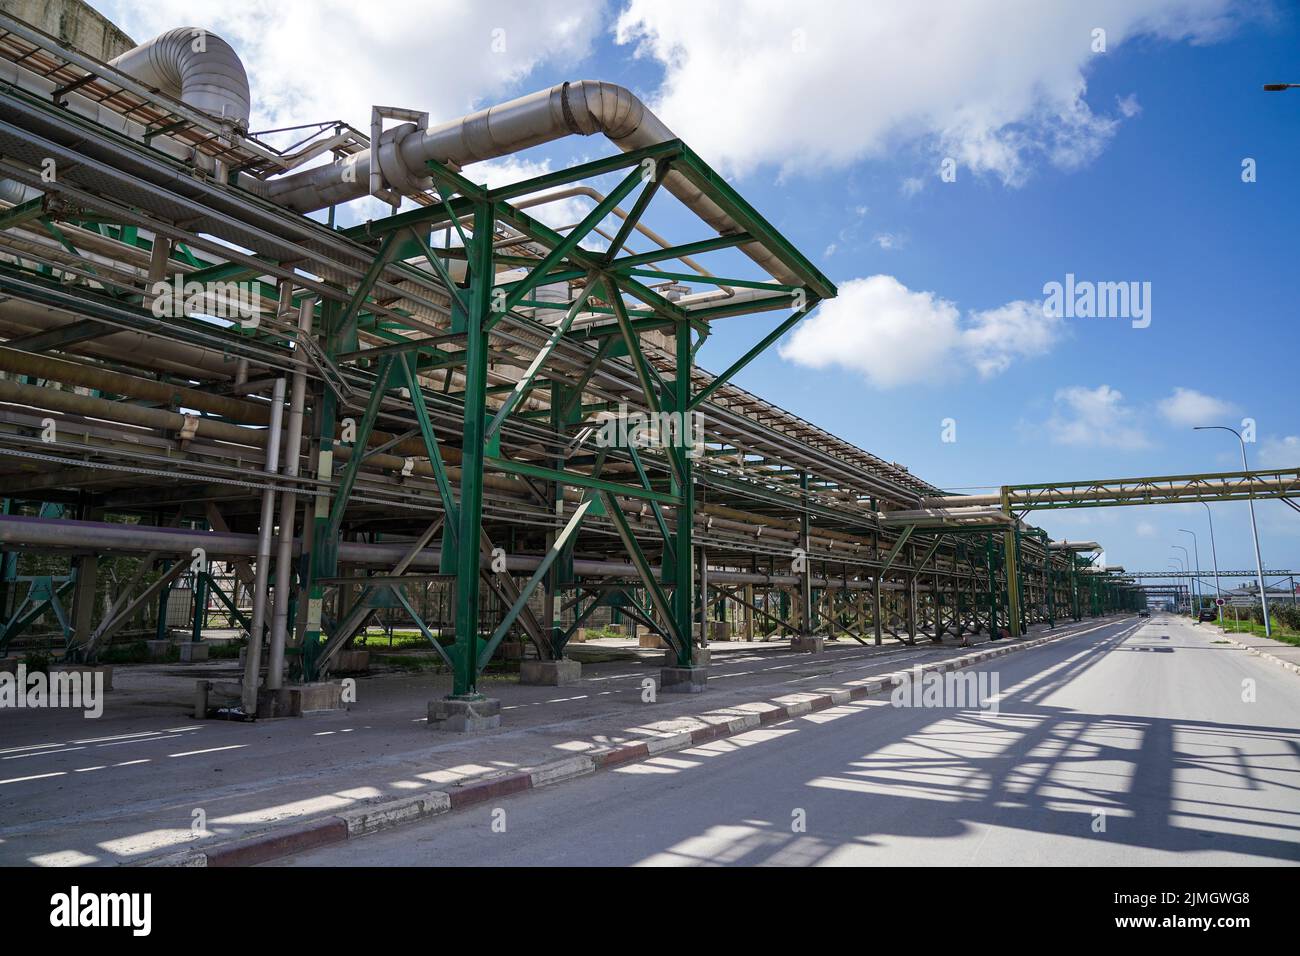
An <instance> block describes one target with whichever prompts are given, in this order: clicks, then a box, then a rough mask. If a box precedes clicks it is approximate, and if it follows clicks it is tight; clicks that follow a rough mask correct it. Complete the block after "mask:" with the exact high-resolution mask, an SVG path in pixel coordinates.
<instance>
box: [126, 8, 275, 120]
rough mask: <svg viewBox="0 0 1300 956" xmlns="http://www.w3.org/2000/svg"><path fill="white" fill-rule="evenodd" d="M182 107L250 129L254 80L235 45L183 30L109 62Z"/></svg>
mask: <svg viewBox="0 0 1300 956" xmlns="http://www.w3.org/2000/svg"><path fill="white" fill-rule="evenodd" d="M108 65H109V66H112V67H116V68H117V69H119V70H121V71H122V72H123V73H126V74H127V75H128V76H132V77H134V78H135V79H137V80H139V81H140V82H141V83H147V84H148V85H149V86H153V87H157V88H158V89H159V90H161V91H162V92H164V93H166V94H168V95H170V96H174V97H176V98H177V99H179V100H180V101H181V102H182V103H185V104H187V105H189V106H192V107H194V108H195V109H199V110H202V111H203V112H205V113H208V114H210V115H212V116H216V117H219V118H221V119H226V120H230V121H232V122H234V123H235V124H236V125H237V126H241V127H243V128H245V129H247V128H248V113H249V104H250V103H251V97H250V95H249V91H248V74H247V73H245V72H244V64H243V63H242V62H240V59H239V56H238V54H236V53H235V51H234V50H233V49H232V48H231V46H230V44H229V43H227V42H226V41H225V40H223V39H221V37H219V36H217V35H216V34H214V33H210V32H208V31H207V30H201V29H199V28H198V27H177V28H176V29H175V30H168V31H167V32H166V33H162V34H159V35H158V36H156V37H154V38H153V39H152V40H149V41H147V42H145V43H142V44H140V45H139V46H138V47H136V48H135V49H133V50H127V51H126V52H125V53H123V54H122V55H121V56H119V57H115V58H114V59H112V60H109V61H108Z"/></svg>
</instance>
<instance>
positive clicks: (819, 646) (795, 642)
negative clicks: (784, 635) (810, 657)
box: [790, 634, 826, 654]
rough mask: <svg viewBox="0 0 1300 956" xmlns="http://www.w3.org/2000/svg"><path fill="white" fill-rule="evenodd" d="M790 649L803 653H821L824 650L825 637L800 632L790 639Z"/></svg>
mask: <svg viewBox="0 0 1300 956" xmlns="http://www.w3.org/2000/svg"><path fill="white" fill-rule="evenodd" d="M790 650H792V651H800V652H802V653H805V654H821V653H822V652H824V651H825V650H826V638H824V637H815V636H813V635H812V634H800V635H799V636H798V637H793V638H791V639H790Z"/></svg>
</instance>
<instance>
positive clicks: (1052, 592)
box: [1043, 540, 1056, 627]
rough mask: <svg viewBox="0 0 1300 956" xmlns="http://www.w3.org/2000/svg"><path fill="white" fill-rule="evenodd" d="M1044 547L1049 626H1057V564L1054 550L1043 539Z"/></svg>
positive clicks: (1044, 572)
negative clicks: (1053, 561) (1053, 555)
mask: <svg viewBox="0 0 1300 956" xmlns="http://www.w3.org/2000/svg"><path fill="white" fill-rule="evenodd" d="M1043 548H1044V549H1045V550H1044V553H1045V555H1046V557H1045V558H1044V560H1045V561H1046V562H1047V567H1046V569H1045V570H1044V571H1043V574H1044V576H1045V578H1046V580H1047V626H1048V627H1056V565H1055V564H1053V563H1052V552H1051V549H1050V548H1048V542H1047V541H1046V540H1044V541H1043Z"/></svg>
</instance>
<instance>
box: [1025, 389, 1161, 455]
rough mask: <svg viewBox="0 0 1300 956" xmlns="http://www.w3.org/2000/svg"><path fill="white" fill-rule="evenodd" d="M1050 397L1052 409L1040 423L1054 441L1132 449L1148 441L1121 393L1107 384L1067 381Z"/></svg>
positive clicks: (1086, 445) (1143, 446)
mask: <svg viewBox="0 0 1300 956" xmlns="http://www.w3.org/2000/svg"><path fill="white" fill-rule="evenodd" d="M1054 399H1055V402H1056V410H1055V411H1054V412H1053V413H1052V417H1051V418H1049V419H1048V420H1047V423H1046V425H1045V426H1044V427H1045V429H1046V431H1047V433H1048V437H1049V438H1051V440H1052V441H1053V442H1055V443H1056V444H1058V445H1079V446H1083V447H1098V448H1126V449H1133V448H1145V447H1147V446H1148V445H1149V444H1150V443H1149V442H1148V441H1147V437H1146V435H1145V434H1143V432H1142V429H1141V428H1140V427H1139V426H1138V425H1137V424H1135V421H1134V414H1133V411H1132V409H1130V408H1128V407H1127V406H1126V405H1125V404H1124V395H1123V393H1122V392H1119V391H1117V390H1116V389H1113V388H1111V387H1110V386H1109V385H1098V386H1097V387H1096V388H1087V387H1085V386H1083V385H1071V386H1070V387H1068V388H1062V389H1058V390H1057V392H1056V395H1055V396H1054Z"/></svg>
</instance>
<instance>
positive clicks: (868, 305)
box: [780, 275, 1062, 388]
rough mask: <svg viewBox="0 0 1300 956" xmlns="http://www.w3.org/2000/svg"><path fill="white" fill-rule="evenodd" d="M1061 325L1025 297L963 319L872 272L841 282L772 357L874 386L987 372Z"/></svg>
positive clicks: (948, 305) (1038, 347)
mask: <svg viewBox="0 0 1300 956" xmlns="http://www.w3.org/2000/svg"><path fill="white" fill-rule="evenodd" d="M1061 325H1062V323H1061V320H1060V319H1054V318H1048V317H1047V316H1044V315H1043V310H1042V308H1041V307H1040V306H1038V305H1036V304H1034V303H1030V302H1011V303H1008V304H1007V305H1004V306H1001V307H1000V308H997V309H991V310H988V311H985V312H972V313H969V314H968V315H967V316H966V317H965V318H964V319H963V317H962V315H961V312H960V310H959V309H958V308H957V306H956V305H954V304H953V303H952V302H949V301H948V300H946V299H943V298H940V297H939V296H938V295H936V294H935V293H933V292H914V291H912V290H911V289H909V288H907V287H906V286H905V285H903V284H902V283H901V282H899V281H898V280H897V279H895V278H894V277H893V276H887V275H875V276H871V277H870V278H866V279H851V280H849V281H848V282H844V283H841V285H840V287H839V295H838V296H837V297H836V298H834V299H831V300H830V301H828V302H823V303H822V304H821V305H820V306H819V307H818V310H817V312H816V313H814V314H813V315H812V316H811V317H810V318H808V319H807V320H806V321H804V322H803V323H802V324H800V325H799V326H798V327H796V329H795V331H794V333H793V334H792V335H791V336H790V338H789V340H788V341H787V342H785V343H784V344H783V345H782V346H781V347H780V354H781V357H782V358H785V359H787V360H789V361H793V362H796V363H798V364H800V365H806V366H809V367H811V368H829V367H832V366H839V367H841V368H846V369H850V370H852V371H856V372H860V373H862V375H863V376H864V377H865V378H866V379H867V381H868V382H869V383H870V384H872V385H874V386H875V387H877V388H894V387H897V386H901V385H911V384H915V383H918V382H924V381H932V380H933V379H934V377H935V375H937V374H940V373H942V372H948V371H952V370H953V368H954V367H956V366H958V365H961V364H969V365H972V366H974V367H975V369H976V370H977V371H978V372H979V374H980V376H981V377H983V378H988V377H991V376H993V375H996V374H998V373H1000V372H1002V371H1005V370H1006V368H1008V367H1009V366H1010V365H1011V363H1012V362H1013V361H1014V360H1015V359H1017V358H1027V357H1029V356H1032V355H1037V354H1041V353H1042V352H1045V351H1047V350H1048V349H1049V348H1051V346H1052V344H1053V343H1054V342H1055V341H1056V339H1057V338H1058V337H1059V335H1060V331H1061Z"/></svg>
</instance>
